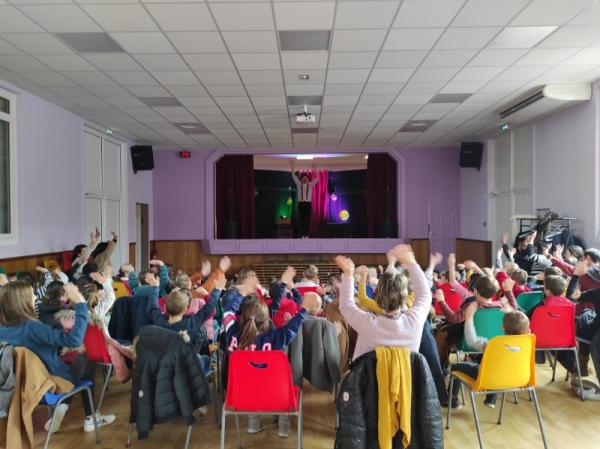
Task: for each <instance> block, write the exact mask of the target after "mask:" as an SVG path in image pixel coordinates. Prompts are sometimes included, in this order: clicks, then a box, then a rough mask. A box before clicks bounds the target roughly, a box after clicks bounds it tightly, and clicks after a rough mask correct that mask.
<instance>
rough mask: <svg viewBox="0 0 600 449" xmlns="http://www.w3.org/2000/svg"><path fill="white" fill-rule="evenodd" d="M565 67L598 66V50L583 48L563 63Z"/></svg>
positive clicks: (599, 55) (599, 57) (599, 63)
mask: <svg viewBox="0 0 600 449" xmlns="http://www.w3.org/2000/svg"><path fill="white" fill-rule="evenodd" d="M563 64H565V65H584V64H597V65H600V48H593V47H592V48H585V49H583V50H581V51H580V52H577V53H575V54H574V55H573V56H571V57H570V58H569V59H567V60H566V61H564V62H563Z"/></svg>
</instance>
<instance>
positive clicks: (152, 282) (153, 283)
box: [144, 273, 160, 287]
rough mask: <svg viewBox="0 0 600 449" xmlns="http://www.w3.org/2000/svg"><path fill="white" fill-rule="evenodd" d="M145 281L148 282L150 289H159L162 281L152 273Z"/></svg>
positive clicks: (148, 274)
mask: <svg viewBox="0 0 600 449" xmlns="http://www.w3.org/2000/svg"><path fill="white" fill-rule="evenodd" d="M144 279H145V280H146V284H148V285H149V286H150V287H158V286H159V285H160V281H159V280H158V278H157V277H156V276H154V275H153V274H152V273H146V277H145V278H144Z"/></svg>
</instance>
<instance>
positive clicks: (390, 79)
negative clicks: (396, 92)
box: [369, 69, 414, 83]
mask: <svg viewBox="0 0 600 449" xmlns="http://www.w3.org/2000/svg"><path fill="white" fill-rule="evenodd" d="M413 72H414V69H374V70H373V72H372V73H371V76H370V77H369V82H370V83H401V82H404V81H408V79H409V78H410V77H411V75H412V74H413Z"/></svg>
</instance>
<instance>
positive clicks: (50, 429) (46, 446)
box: [44, 407, 56, 449]
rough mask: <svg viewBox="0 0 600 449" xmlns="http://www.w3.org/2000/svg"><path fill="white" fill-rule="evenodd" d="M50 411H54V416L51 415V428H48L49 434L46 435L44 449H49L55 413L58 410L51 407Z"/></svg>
mask: <svg viewBox="0 0 600 449" xmlns="http://www.w3.org/2000/svg"><path fill="white" fill-rule="evenodd" d="M48 410H49V411H50V410H52V414H51V415H50V427H49V428H48V434H47V435H46V441H45V443H44V449H48V445H49V444H50V437H51V436H52V424H54V411H55V410H56V409H55V408H54V407H49V408H48Z"/></svg>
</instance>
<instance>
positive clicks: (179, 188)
mask: <svg viewBox="0 0 600 449" xmlns="http://www.w3.org/2000/svg"><path fill="white" fill-rule="evenodd" d="M253 151H255V152H256V151H259V152H271V150H253ZM328 151H330V150H328ZM335 151H338V150H333V151H332V152H335ZM339 151H340V152H342V150H339ZM363 151H365V152H366V151H368V150H367V149H364V150H363ZM393 151H396V152H397V153H398V154H399V155H400V157H401V158H403V159H404V161H405V167H404V172H405V174H406V175H405V176H406V181H405V198H406V200H405V201H406V204H405V206H406V207H405V214H406V229H405V230H404V231H405V232H404V231H403V230H401V234H402V235H404V236H405V237H408V238H422V237H427V223H428V214H427V210H428V209H427V196H428V195H430V194H439V193H453V194H454V195H455V197H458V191H459V168H458V149H456V148H452V149H407V150H393ZM210 154H211V152H210V151H204V150H196V151H193V152H192V157H191V159H180V158H179V157H178V156H177V152H176V151H156V152H155V154H154V160H155V166H156V168H155V170H154V179H153V188H154V206H155V207H154V239H156V240H204V239H206V238H207V230H206V226H207V224H206V222H207V221H208V222H210V220H206V216H205V213H204V212H205V208H206V205H205V199H204V197H205V194H206V192H207V186H206V184H207V182H208V180H206V179H205V177H204V173H205V163H206V160H207V159H208V157H209V156H210ZM456 204H457V206H456V211H455V218H456V220H457V222H458V201H457V202H456Z"/></svg>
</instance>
